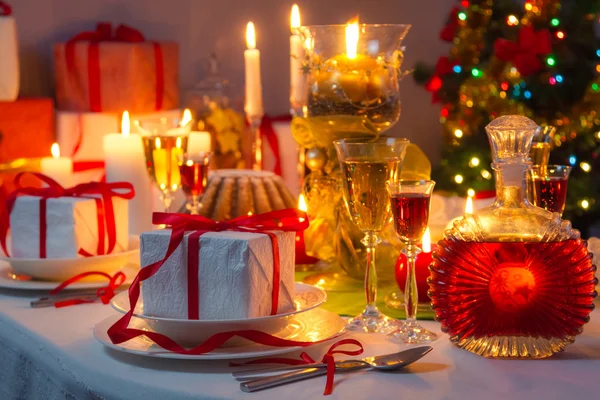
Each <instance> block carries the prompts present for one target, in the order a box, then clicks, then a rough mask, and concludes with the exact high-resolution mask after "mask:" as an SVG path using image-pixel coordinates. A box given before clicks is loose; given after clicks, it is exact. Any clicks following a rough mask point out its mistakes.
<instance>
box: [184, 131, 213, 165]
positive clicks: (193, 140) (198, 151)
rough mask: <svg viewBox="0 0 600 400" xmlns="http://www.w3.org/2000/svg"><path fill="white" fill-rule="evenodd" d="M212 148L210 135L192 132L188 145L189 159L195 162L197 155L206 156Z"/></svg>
mask: <svg viewBox="0 0 600 400" xmlns="http://www.w3.org/2000/svg"><path fill="white" fill-rule="evenodd" d="M210 148H211V145H210V133H208V132H190V135H189V136H188V144H187V153H188V158H191V159H192V160H194V157H195V156H196V155H204V154H206V153H208V152H210Z"/></svg>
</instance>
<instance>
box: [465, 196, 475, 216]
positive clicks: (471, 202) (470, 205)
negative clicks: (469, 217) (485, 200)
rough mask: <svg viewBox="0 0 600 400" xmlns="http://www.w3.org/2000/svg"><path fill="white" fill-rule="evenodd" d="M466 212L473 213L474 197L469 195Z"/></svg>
mask: <svg viewBox="0 0 600 400" xmlns="http://www.w3.org/2000/svg"><path fill="white" fill-rule="evenodd" d="M465 214H473V198H472V197H471V196H469V197H467V204H466V206H465Z"/></svg>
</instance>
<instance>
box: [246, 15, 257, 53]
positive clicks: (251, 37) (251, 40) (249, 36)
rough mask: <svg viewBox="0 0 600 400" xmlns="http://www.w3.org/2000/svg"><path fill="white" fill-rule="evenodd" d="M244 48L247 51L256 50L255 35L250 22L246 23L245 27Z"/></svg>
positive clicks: (252, 24)
mask: <svg viewBox="0 0 600 400" xmlns="http://www.w3.org/2000/svg"><path fill="white" fill-rule="evenodd" d="M246 47H248V50H252V49H255V48H256V33H255V32H254V23H252V22H248V26H246Z"/></svg>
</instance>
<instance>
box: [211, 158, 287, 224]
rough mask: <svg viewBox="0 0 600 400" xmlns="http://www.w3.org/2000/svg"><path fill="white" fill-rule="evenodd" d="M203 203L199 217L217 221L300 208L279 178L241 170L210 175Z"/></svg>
mask: <svg viewBox="0 0 600 400" xmlns="http://www.w3.org/2000/svg"><path fill="white" fill-rule="evenodd" d="M200 203H201V204H202V207H201V209H200V215H202V216H203V217H207V218H210V219H213V220H215V221H222V220H227V219H231V218H236V217H239V216H241V215H248V213H250V212H251V213H252V214H261V213H265V212H268V211H274V210H281V209H284V208H295V207H297V203H296V199H295V198H294V196H293V195H292V193H291V192H290V191H289V189H288V188H287V186H286V185H285V183H284V182H283V179H281V177H280V176H278V175H275V174H274V173H272V172H268V171H252V170H239V169H222V170H217V171H214V172H213V173H211V175H210V177H209V178H208V184H207V185H206V190H205V191H204V195H203V196H202V199H201V200H200Z"/></svg>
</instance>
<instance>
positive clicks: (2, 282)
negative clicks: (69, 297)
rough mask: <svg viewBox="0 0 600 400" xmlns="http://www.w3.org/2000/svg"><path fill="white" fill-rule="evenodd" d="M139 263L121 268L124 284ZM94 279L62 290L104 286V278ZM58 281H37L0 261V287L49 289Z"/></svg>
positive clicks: (132, 274)
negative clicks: (124, 277) (16, 271)
mask: <svg viewBox="0 0 600 400" xmlns="http://www.w3.org/2000/svg"><path fill="white" fill-rule="evenodd" d="M139 268H140V267H139V265H132V264H128V265H126V266H125V267H123V268H122V269H121V272H123V273H124V274H125V276H126V277H127V279H125V282H124V284H130V283H131V282H132V281H133V278H135V276H136V274H137V273H138V271H139ZM100 279H101V280H95V281H79V282H75V283H72V284H70V285H69V286H67V287H66V288H64V289H63V290H81V289H97V288H101V287H104V286H106V284H107V283H108V281H107V280H106V279H102V278H100ZM58 285H59V282H50V281H39V280H35V279H33V278H32V277H30V276H27V275H19V274H16V273H15V272H14V271H13V270H12V268H11V267H10V265H9V264H8V263H5V262H2V261H0V288H4V289H18V290H44V291H50V290H52V289H54V288H55V287H57V286H58Z"/></svg>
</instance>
